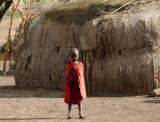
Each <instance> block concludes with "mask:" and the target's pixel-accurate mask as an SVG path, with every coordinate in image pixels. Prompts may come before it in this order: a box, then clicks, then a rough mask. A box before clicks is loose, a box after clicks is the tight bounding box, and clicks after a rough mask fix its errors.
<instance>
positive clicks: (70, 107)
mask: <svg viewBox="0 0 160 122" xmlns="http://www.w3.org/2000/svg"><path fill="white" fill-rule="evenodd" d="M71 109H72V104H68V119H71Z"/></svg>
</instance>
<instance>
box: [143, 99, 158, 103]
mask: <svg viewBox="0 0 160 122" xmlns="http://www.w3.org/2000/svg"><path fill="white" fill-rule="evenodd" d="M143 103H151V104H153V103H155V104H160V98H157V99H152V100H145V101H144V102H143Z"/></svg>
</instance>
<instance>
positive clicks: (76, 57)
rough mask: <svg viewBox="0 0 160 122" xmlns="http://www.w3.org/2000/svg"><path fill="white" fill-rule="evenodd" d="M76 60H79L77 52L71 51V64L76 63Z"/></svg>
mask: <svg viewBox="0 0 160 122" xmlns="http://www.w3.org/2000/svg"><path fill="white" fill-rule="evenodd" d="M78 58H79V52H78V51H76V50H75V51H73V52H72V54H71V60H72V62H76V61H78Z"/></svg>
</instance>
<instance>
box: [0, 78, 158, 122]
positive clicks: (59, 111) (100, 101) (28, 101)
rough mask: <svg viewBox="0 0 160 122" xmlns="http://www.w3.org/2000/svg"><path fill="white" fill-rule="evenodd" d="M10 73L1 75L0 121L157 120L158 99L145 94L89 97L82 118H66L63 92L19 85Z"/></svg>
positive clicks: (111, 121)
mask: <svg viewBox="0 0 160 122" xmlns="http://www.w3.org/2000/svg"><path fill="white" fill-rule="evenodd" d="M14 85H15V84H14V77H13V76H5V77H4V76H0V122H69V121H70V122H79V121H84V122H160V99H159V98H150V97H146V96H139V97H138V96H132V97H124V96H123V97H88V98H87V99H86V100H85V102H84V106H83V108H84V115H85V116H86V119H85V120H79V119H78V110H77V106H73V119H71V120H67V119H66V116H67V105H66V104H65V103H64V102H63V92H60V91H54V90H47V89H18V88H16V87H15V86H14Z"/></svg>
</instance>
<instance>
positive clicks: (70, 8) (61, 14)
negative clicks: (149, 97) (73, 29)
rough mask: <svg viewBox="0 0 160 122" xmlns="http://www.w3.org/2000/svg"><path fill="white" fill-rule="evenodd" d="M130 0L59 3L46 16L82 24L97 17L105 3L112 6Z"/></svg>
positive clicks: (84, 0) (69, 22) (92, 0)
mask: <svg viewBox="0 0 160 122" xmlns="http://www.w3.org/2000/svg"><path fill="white" fill-rule="evenodd" d="M128 1H130V0H81V1H78V2H73V3H66V4H63V5H59V6H57V7H55V8H53V9H52V10H50V11H48V12H47V15H46V16H47V18H48V19H51V20H52V21H60V22H63V23H68V24H71V23H77V24H80V25H81V24H84V23H85V22H86V21H88V20H90V19H93V18H94V17H97V16H98V15H99V14H101V10H105V7H106V6H107V5H110V6H112V7H113V8H116V7H119V6H122V5H123V4H125V3H127V2H128Z"/></svg>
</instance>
